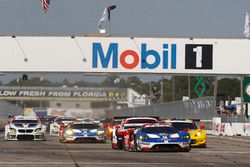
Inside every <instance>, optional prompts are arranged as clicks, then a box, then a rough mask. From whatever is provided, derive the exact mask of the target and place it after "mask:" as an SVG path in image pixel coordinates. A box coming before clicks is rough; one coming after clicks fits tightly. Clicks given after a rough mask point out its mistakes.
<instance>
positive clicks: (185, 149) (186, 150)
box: [183, 145, 191, 152]
mask: <svg viewBox="0 0 250 167" xmlns="http://www.w3.org/2000/svg"><path fill="white" fill-rule="evenodd" d="M189 151H191V146H190V145H189V147H186V148H184V149H183V152H189Z"/></svg>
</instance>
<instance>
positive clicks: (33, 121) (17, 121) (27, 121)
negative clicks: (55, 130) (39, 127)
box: [12, 120, 38, 124]
mask: <svg viewBox="0 0 250 167" xmlns="http://www.w3.org/2000/svg"><path fill="white" fill-rule="evenodd" d="M12 123H13V124H31V123H32V124H34V123H38V121H37V120H13V121H12Z"/></svg>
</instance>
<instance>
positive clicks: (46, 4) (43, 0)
mask: <svg viewBox="0 0 250 167" xmlns="http://www.w3.org/2000/svg"><path fill="white" fill-rule="evenodd" d="M49 3H50V0H41V4H42V8H43V10H44V12H45V13H48V11H49Z"/></svg>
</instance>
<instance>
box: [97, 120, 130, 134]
mask: <svg viewBox="0 0 250 167" xmlns="http://www.w3.org/2000/svg"><path fill="white" fill-rule="evenodd" d="M125 118H128V117H114V118H113V119H111V120H110V119H106V120H105V121H102V123H103V127H104V128H105V130H106V137H107V138H109V139H111V135H112V131H113V129H114V127H115V126H116V125H120V124H121V122H122V120H123V119H125Z"/></svg>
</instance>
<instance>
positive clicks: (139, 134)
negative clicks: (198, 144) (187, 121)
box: [124, 123, 191, 152]
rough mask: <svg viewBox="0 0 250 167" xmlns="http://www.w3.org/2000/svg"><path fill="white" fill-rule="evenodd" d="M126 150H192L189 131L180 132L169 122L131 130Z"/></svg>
mask: <svg viewBox="0 0 250 167" xmlns="http://www.w3.org/2000/svg"><path fill="white" fill-rule="evenodd" d="M124 145H125V149H126V150H135V151H185V152H189V151H190V150H191V147H190V146H191V141H190V135H189V133H188V132H178V131H177V130H176V129H175V128H174V127H172V126H171V125H169V124H160V123H157V124H150V125H144V126H142V127H141V128H140V129H138V130H134V131H133V130H131V131H129V132H128V133H127V134H126V136H125V138H124Z"/></svg>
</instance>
